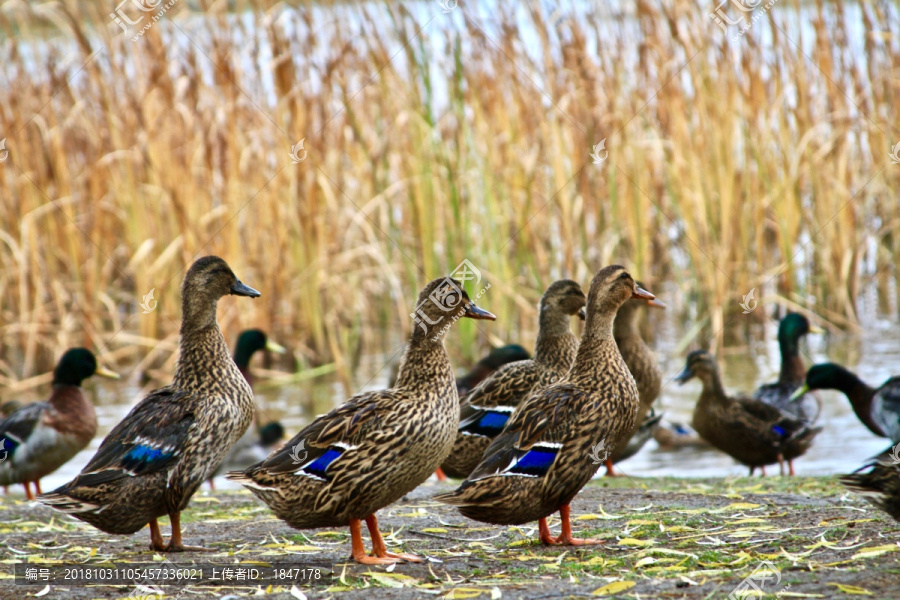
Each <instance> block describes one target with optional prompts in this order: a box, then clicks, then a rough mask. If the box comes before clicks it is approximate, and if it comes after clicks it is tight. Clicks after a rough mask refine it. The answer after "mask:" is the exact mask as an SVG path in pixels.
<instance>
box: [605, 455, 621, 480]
mask: <svg viewBox="0 0 900 600" xmlns="http://www.w3.org/2000/svg"><path fill="white" fill-rule="evenodd" d="M606 476H607V477H618V476H619V474H618V473H616V471H615V469H613V462H612V459H611V458H607V459H606Z"/></svg>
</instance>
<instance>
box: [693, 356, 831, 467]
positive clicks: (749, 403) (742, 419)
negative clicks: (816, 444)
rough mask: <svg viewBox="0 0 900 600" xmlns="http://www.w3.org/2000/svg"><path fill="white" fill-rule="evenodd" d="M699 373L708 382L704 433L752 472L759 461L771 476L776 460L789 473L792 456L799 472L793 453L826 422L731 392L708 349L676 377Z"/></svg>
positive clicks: (700, 411) (697, 422) (700, 406)
mask: <svg viewBox="0 0 900 600" xmlns="http://www.w3.org/2000/svg"><path fill="white" fill-rule="evenodd" d="M694 377H697V378H698V379H700V381H701V382H702V383H703V391H702V392H701V394H700V398H699V399H698V401H697V405H696V406H695V407H694V415H693V420H692V423H691V425H692V427H693V428H694V429H696V430H697V433H699V434H700V436H701V437H703V439H705V440H706V441H708V442H709V443H710V444H711V445H712V446H714V447H715V448H717V449H719V450H721V451H722V452H725V453H726V454H728V455H730V456H731V457H732V458H734V459H735V460H737V461H738V462H741V463H743V464H745V465H747V466H748V467H749V468H750V475H753V473H754V471H755V470H756V468H757V467H759V468H761V471H762V475H763V476H765V474H766V465H771V464H774V463H778V464H779V465H780V466H781V470H782V474H784V465H783V462H784V461H788V464H789V466H790V474H791V475H793V474H794V467H793V459H795V458H797V457H798V456H802V455H803V454H804V453H805V452H806V451H807V450H808V449H809V447H810V445H811V444H812V441H813V439H814V438H815V437H816V436H817V435H818V434H819V433H820V432H821V431H822V428H821V427H811V426H810V425H809V424H807V423H806V422H805V421H803V420H802V419H798V418H796V417H794V416H792V415H790V414H787V413H784V412H782V411H780V410H779V409H777V408H775V407H774V406H772V405H770V404H766V403H765V402H762V401H760V400H755V399H753V398H750V397H747V396H729V395H728V393H726V391H725V388H724V386H723V385H722V378H721V375H720V374H719V367H718V365H717V364H716V361H715V359H714V358H713V356H712V355H711V354H710V353H709V352H707V351H706V350H695V351H694V352H691V353H690V354H688V357H687V362H686V363H685V366H684V369H683V370H682V371H681V373H679V374H678V375H677V376H676V377H675V381H677V382H678V383H680V384H684V383H686V382H687V381H689V380H690V379H692V378H694Z"/></svg>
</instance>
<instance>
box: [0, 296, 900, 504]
mask: <svg viewBox="0 0 900 600" xmlns="http://www.w3.org/2000/svg"><path fill="white" fill-rule="evenodd" d="M676 314H677V313H676V312H675V311H673V312H669V311H665V312H663V311H658V312H655V314H654V315H653V316H654V330H655V331H657V332H658V339H657V340H656V342H655V343H654V344H653V346H654V348H655V349H656V352H657V356H658V357H659V362H660V366H661V368H662V370H663V373H664V379H663V381H664V387H663V390H662V393H661V394H660V399H659V400H657V407H658V408H659V409H661V410H662V411H663V412H665V415H666V416H665V418H666V419H667V420H670V421H676V422H683V423H689V422H690V417H691V412H692V410H693V406H694V402H695V400H696V398H697V396H698V395H699V392H700V384H699V382H698V381H696V380H693V381H690V382H688V383H687V384H686V385H684V386H678V385H677V384H675V383H674V382H672V381H671V378H672V377H673V376H674V375H675V374H677V373H678V372H679V371H680V370H681V368H682V366H683V357H684V354H685V352H681V353H680V354H676V352H675V347H676V345H677V340H679V339H680V335H681V334H682V333H683V332H682V330H683V329H684V324H683V323H677V322H675V320H676V318H677V317H676V316H675V315H676ZM776 327H777V326H776V324H775V322H774V321H772V322H770V323H769V324H767V325H766V327H765V331H764V332H762V333H764V337H765V341H760V342H758V343H754V344H751V345H750V346H749V347H747V348H745V349H743V350H742V351H740V352H735V351H733V350H731V351H729V352H728V353H726V354H725V355H724V356H723V357H721V360H720V364H721V366H722V369H723V376H724V380H725V385H726V387H727V389H728V390H730V391H733V392H738V391H751V390H753V389H755V387H756V386H758V385H760V384H762V383H766V382H770V381H774V380H775V379H776V378H777V375H778V368H779V360H780V359H779V354H778V346H777V342H776V341H775V332H776ZM864 331H865V334H864V336H846V335H829V334H821V335H816V334H813V335H809V336H807V339H806V341H805V343H804V344H803V345H802V349H803V354H804V358H805V360H806V361H807V362H808V363H809V362H824V361H826V360H832V361H835V362H838V363H841V364H844V365H846V366H847V367H848V368H850V369H851V370H854V371H855V372H857V374H858V375H859V376H860V377H861V378H863V380H865V381H867V382H868V383H870V384H873V385H874V384H879V385H880V384H881V383H882V382H883V381H885V380H886V379H887V378H888V377H889V376H891V375H892V374H897V373H900V368H898V365H900V336H898V335H897V327H896V325H894V324H892V323H891V322H889V321H886V320H878V319H871V320H870V321H869V322H868V323H867V326H866V328H865V330H864ZM279 341H285V340H279ZM521 341H523V342H524V343H525V344H526V346H527V345H528V344H530V343H532V342H531V340H521ZM395 350H399V346H398V347H397V348H396V349H395ZM393 356H395V352H389V353H387V354H386V355H384V356H381V355H373V356H369V357H368V358H367V359H366V360H365V361H363V365H361V367H360V369H358V370H357V373H359V377H358V381H357V383H356V385H357V390H363V389H366V390H368V389H378V388H381V387H384V386H385V385H386V381H387V377H388V373H389V372H390V369H389V368H382V367H384V365H385V364H386V363H390V358H391V357H393ZM256 360H259V359H258V358H257V359H256ZM462 370H463V369H460V371H462ZM86 389H87V393H88V394H89V395H90V396H91V397H92V398H93V399H94V401H95V403H96V406H97V415H98V420H99V433H98V437H97V438H95V439H94V440H93V442H92V443H91V445H90V446H89V447H88V448H87V449H85V450H84V451H82V452H81V453H79V454H78V456H76V457H75V458H74V459H73V460H72V461H70V462H69V463H68V464H66V465H65V466H64V467H63V468H61V469H60V470H59V471H57V472H56V473H53V474H52V475H50V476H49V477H46V478H45V479H44V480H43V489H44V490H45V491H47V490H50V489H53V488H54V487H56V486H58V485H61V484H63V483H65V482H67V481H69V480H70V479H71V478H72V477H74V476H75V475H76V474H77V473H78V472H79V471H80V470H81V468H82V467H83V466H84V465H85V464H86V463H87V461H88V460H89V459H90V458H91V456H92V455H93V453H94V452H95V451H96V449H97V447H98V446H99V444H100V442H101V441H102V437H103V436H104V435H106V433H108V432H109V430H110V429H111V428H112V427H113V426H114V425H115V424H116V423H117V422H118V421H119V420H120V419H121V418H122V417H124V416H125V414H126V413H127V412H128V410H129V409H130V408H131V406H133V403H134V402H135V401H136V400H137V399H138V398H139V394H140V390H139V389H138V388H137V387H136V386H135V385H134V383H133V382H129V381H125V382H111V381H109V380H100V379H99V378H96V377H95V378H93V379H92V380H90V381H89V383H88V385H87V386H86ZM44 393H46V390H44ZM820 394H821V398H822V401H823V408H822V416H821V418H820V424H822V425H824V426H825V430H824V431H823V432H822V433H821V434H820V435H819V436H818V438H817V439H816V442H815V444H814V445H813V447H812V449H811V450H810V451H809V453H808V454H807V455H806V456H805V457H802V458H801V459H799V460H797V461H796V463H795V466H796V469H797V473H798V474H801V475H831V474H836V473H846V472H850V471H852V470H854V469H856V468H858V467H859V466H860V465H861V464H862V461H864V460H865V459H866V458H867V457H869V456H872V455H874V454H876V453H878V452H880V451H881V450H883V449H885V448H886V447H888V446H889V445H890V444H889V441H888V440H886V439H884V438H878V437H876V436H874V435H873V434H871V433H870V432H869V431H868V430H867V429H866V428H865V427H864V426H863V425H862V424H861V423H860V422H859V420H858V419H857V418H856V416H855V415H854V414H853V411H852V409H851V408H850V404H849V403H848V402H847V400H846V398H845V397H844V396H843V395H842V394H840V393H838V392H830V391H823V392H820ZM346 397H347V396H346V394H345V393H344V391H343V388H342V386H341V385H340V384H338V383H337V382H336V381H335V380H334V379H333V378H330V377H328V378H325V377H323V378H320V379H318V380H316V381H314V382H305V383H303V384H298V385H292V386H284V387H280V388H274V389H269V390H266V391H264V392H260V393H258V394H257V401H258V403H259V404H260V407H261V410H262V412H263V414H264V420H268V419H279V420H280V421H281V422H282V424H283V425H284V426H285V428H286V430H287V431H288V434H289V435H293V434H295V433H297V432H298V431H300V429H301V428H302V427H303V426H305V425H306V424H307V423H309V422H310V420H311V419H312V418H313V416H314V413H322V412H325V411H327V410H328V409H330V408H331V407H332V406H335V405H337V404H339V403H341V402H343V401H344V400H345V399H346ZM37 398H39V396H38V395H34V396H33V397H31V398H23V399H27V400H32V399H37ZM306 406H315V410H314V411H310V410H308V409H306V408H305V407H306ZM618 469H619V470H620V471H622V472H624V473H625V474H627V475H631V476H636V477H640V476H676V477H725V476H733V475H745V474H746V473H747V469H746V468H745V467H743V466H741V465H739V464H737V463H735V462H734V461H733V460H732V459H731V458H730V457H728V456H726V455H724V454H722V453H720V452H718V451H716V450H713V449H711V448H707V449H696V448H680V449H677V450H674V451H669V450H666V451H663V450H660V449H659V448H658V447H657V445H656V442H655V441H653V440H651V441H650V442H648V444H647V445H646V446H645V447H644V449H643V450H642V451H641V452H640V453H639V454H638V455H636V456H634V457H633V458H631V459H630V460H628V461H626V462H624V463H622V464H621V465H619V466H618ZM601 472H602V471H601ZM773 473H777V467H775V468H771V469H770V470H769V474H773ZM216 483H217V487H221V488H225V489H229V488H233V487H234V485H233V484H231V483H230V482H227V481H225V480H224V479H222V478H219V479H217V482H216ZM15 489H16V491H17V492H19V493H20V492H21V487H18V486H17V487H16V488H15Z"/></svg>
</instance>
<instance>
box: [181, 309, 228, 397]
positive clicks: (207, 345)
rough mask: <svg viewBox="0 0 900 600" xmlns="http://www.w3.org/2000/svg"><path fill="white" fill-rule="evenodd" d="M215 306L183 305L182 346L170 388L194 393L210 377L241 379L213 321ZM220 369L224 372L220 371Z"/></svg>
mask: <svg viewBox="0 0 900 600" xmlns="http://www.w3.org/2000/svg"><path fill="white" fill-rule="evenodd" d="M216 304H217V303H216V302H208V303H206V305H205V306H194V305H193V303H191V302H188V301H185V302H183V305H182V312H183V316H182V321H181V343H180V345H179V356H178V363H177V364H176V366H175V377H174V378H173V381H172V385H174V386H177V387H181V388H184V389H191V390H196V389H202V388H203V387H205V385H206V384H207V383H208V382H209V380H210V379H211V378H213V379H216V380H219V379H220V378H221V377H222V376H223V375H224V376H227V377H230V376H235V375H236V376H237V377H239V378H240V379H243V377H242V376H241V374H240V371H238V368H237V365H235V364H234V361H233V360H232V358H231V353H230V352H229V351H228V346H227V345H226V344H225V338H224V337H223V336H222V330H221V329H219V323H218V322H217V321H216ZM222 366H224V367H225V369H226V372H225V373H223V372H221V368H222ZM214 367H215V368H214Z"/></svg>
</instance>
